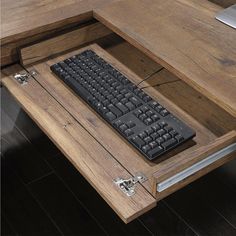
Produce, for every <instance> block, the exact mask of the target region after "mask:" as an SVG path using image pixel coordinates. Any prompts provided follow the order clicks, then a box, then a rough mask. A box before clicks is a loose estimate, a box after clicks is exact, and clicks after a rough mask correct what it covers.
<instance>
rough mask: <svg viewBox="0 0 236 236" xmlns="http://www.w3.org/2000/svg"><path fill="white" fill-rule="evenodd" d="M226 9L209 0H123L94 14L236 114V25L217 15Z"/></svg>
mask: <svg viewBox="0 0 236 236" xmlns="http://www.w3.org/2000/svg"><path fill="white" fill-rule="evenodd" d="M147 6H148V7H147ZM220 9H221V8H220V7H219V6H217V5H215V4H213V3H210V2H208V1H203V0H201V1H198V0H192V1H187V0H177V1H171V0H167V1H161V0H155V1H154V0H148V1H144V0H125V1H124V0H121V1H118V2H114V3H112V4H109V5H107V6H104V7H102V8H100V9H96V10H95V11H94V17H95V18H96V19H98V20H99V21H101V22H102V23H104V24H105V25H106V26H107V27H109V28H111V29H112V30H113V31H115V32H116V33H117V34H119V35H120V36H121V37H123V38H125V39H126V40H127V41H129V42H130V43H131V44H133V45H134V46H135V47H137V48H139V49H140V50H142V51H143V52H144V53H145V54H147V55H148V56H150V57H151V58H152V59H153V60H155V61H156V62H158V63H160V64H161V65H163V66H164V67H165V68H166V69H168V70H169V71H171V72H173V73H174V74H175V75H177V76H178V77H179V78H180V79H182V80H184V81H185V82H187V83H188V84H190V85H191V86H192V87H194V88H195V89H197V90H198V91H200V92H201V93H202V94H204V95H205V96H207V97H208V98H210V99H211V100H212V101H214V102H215V103H216V104H218V105H219V106H221V107H222V108H224V109H225V110H227V111H228V112H229V113H231V114H232V115H233V116H235V117H236V93H235V87H236V44H235V42H236V31H235V30H233V29H231V28H230V27H227V26H226V25H224V24H222V23H220V22H219V21H217V20H215V18H214V16H215V14H216V12H218V11H219V10H220ZM140 19H142V20H140Z"/></svg>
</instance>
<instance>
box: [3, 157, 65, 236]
mask: <svg viewBox="0 0 236 236" xmlns="http://www.w3.org/2000/svg"><path fill="white" fill-rule="evenodd" d="M1 176H2V182H1V183H2V195H1V201H2V208H1V212H2V214H3V215H5V216H7V219H8V221H9V222H10V224H11V226H12V228H13V229H14V231H15V232H16V235H35V234H36V233H37V235H62V234H61V232H60V230H59V229H58V227H57V225H56V224H55V223H54V222H53V221H52V220H51V218H50V217H49V216H48V214H47V212H45V211H44V210H43V209H42V208H41V206H40V205H39V203H38V202H37V201H36V199H35V198H34V197H33V196H32V195H31V193H30V191H29V190H28V188H27V187H26V186H25V184H24V183H23V182H22V181H21V180H20V179H19V177H18V176H17V175H16V173H15V172H14V171H13V170H12V169H11V165H8V163H7V158H5V157H2V159H1Z"/></svg>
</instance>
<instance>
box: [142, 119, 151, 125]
mask: <svg viewBox="0 0 236 236" xmlns="http://www.w3.org/2000/svg"><path fill="white" fill-rule="evenodd" d="M144 123H145V124H146V125H150V124H152V123H153V121H152V119H151V118H149V117H148V118H147V119H145V120H144Z"/></svg>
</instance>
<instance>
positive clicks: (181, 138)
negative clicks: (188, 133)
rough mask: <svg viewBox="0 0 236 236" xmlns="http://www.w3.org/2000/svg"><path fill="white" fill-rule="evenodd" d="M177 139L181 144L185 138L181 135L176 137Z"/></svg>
mask: <svg viewBox="0 0 236 236" xmlns="http://www.w3.org/2000/svg"><path fill="white" fill-rule="evenodd" d="M175 139H177V141H178V142H181V141H183V140H184V138H183V137H182V136H181V135H180V134H178V135H176V136H175Z"/></svg>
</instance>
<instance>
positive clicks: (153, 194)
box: [2, 0, 236, 223]
mask: <svg viewBox="0 0 236 236" xmlns="http://www.w3.org/2000/svg"><path fill="white" fill-rule="evenodd" d="M81 2H85V1H81ZM89 2H90V1H88V3H89ZM133 2H134V3H140V4H139V5H138V6H136V5H135V6H133V4H131V3H133ZM147 2H149V3H150V4H154V5H153V7H154V8H153V9H154V11H153V10H152V8H149V9H148V11H149V12H148V11H147V10H146V8H145V7H146V5H145V6H144V1H143V2H142V1H140V0H132V1H129V0H128V1H127V2H124V1H121V2H118V5H117V8H116V7H115V8H113V6H114V5H113V3H112V2H111V3H110V5H107V6H106V7H105V8H104V10H98V11H96V12H95V15H96V16H97V17H98V18H101V19H102V20H104V18H103V17H101V16H100V15H98V13H100V12H101V15H103V14H104V15H107V18H106V19H112V25H111V27H112V28H114V29H115V30H116V31H117V32H118V33H120V34H121V35H122V36H124V37H126V38H127V39H128V40H130V41H131V42H133V44H134V45H136V46H137V47H139V48H140V49H142V50H143V51H144V52H145V53H146V54H148V55H150V56H151V57H152V58H153V59H154V60H155V61H160V62H161V63H162V64H163V65H164V66H166V67H167V68H168V69H170V70H172V71H173V72H175V73H176V74H177V75H178V76H179V77H181V78H182V79H183V80H185V81H186V82H188V83H189V84H190V85H191V86H193V87H196V88H199V90H200V91H201V92H203V91H204V89H208V88H207V86H206V84H204V80H205V83H208V85H209V92H208V93H206V94H207V95H208V96H209V94H210V93H211V92H212V91H216V92H217V94H216V95H217V96H219V98H220V99H222V97H223V95H225V96H226V97H227V96H229V94H228V95H227V93H224V94H223V95H222V97H221V94H220V92H222V93H223V92H225V91H224V88H219V89H218V88H217V87H216V86H215V85H214V82H212V81H211V80H213V75H215V74H214V70H212V67H210V68H208V67H206V64H207V65H212V66H214V69H215V70H217V71H218V73H221V75H223V76H225V80H222V78H218V77H217V79H218V80H219V81H218V83H219V84H220V86H222V84H223V81H227V83H229V84H228V85H226V87H227V88H229V91H228V93H229V92H232V90H233V88H231V87H230V85H232V86H234V83H233V82H234V81H233V76H232V81H231V80H230V79H229V75H230V74H231V73H232V75H234V72H235V71H234V69H233V62H234V56H232V54H229V55H226V54H224V55H223V56H224V57H223V56H222V57H223V58H224V59H225V58H226V59H227V60H226V59H225V60H226V61H224V63H223V62H218V63H219V64H221V65H218V64H217V63H216V60H214V58H213V59H211V57H210V56H209V55H208V54H209V53H212V54H211V55H212V57H213V56H215V57H216V56H218V57H216V58H220V59H221V57H220V56H221V55H222V53H221V48H218V46H219V45H220V43H218V42H217V40H214V39H212V44H210V42H209V41H210V40H209V39H206V40H204V39H199V38H200V36H201V37H203V32H205V33H207V34H209V38H213V36H217V32H218V29H217V32H214V31H212V30H210V31H209V29H208V27H207V26H205V28H204V27H203V26H202V25H203V24H204V22H207V19H208V20H209V16H208V17H207V16H205V15H204V16H205V18H203V20H204V22H203V21H200V20H196V19H197V18H196V15H194V14H193V16H194V17H195V21H196V22H195V21H193V22H192V21H191V22H189V23H188V24H187V23H186V22H184V20H185V19H184V18H183V17H182V16H181V13H182V12H181V11H179V13H178V12H177V13H174V11H175V10H176V9H174V10H173V9H172V8H171V11H170V12H167V11H166V10H165V8H164V6H163V4H164V5H165V4H167V6H168V3H170V1H166V2H165V3H162V2H161V1H160V5H156V4H155V2H158V1H155V2H154V1H151V0H146V1H145V3H147ZM195 3H196V4H197V1H195ZM203 3H204V4H207V7H210V9H209V8H207V9H205V8H204V4H203ZM126 4H128V5H126ZM187 4H190V3H189V1H187V0H186V1H184V0H181V1H177V3H175V7H176V8H180V9H182V8H184V10H186V9H188V8H190V10H189V11H190V13H191V11H194V12H195V11H197V10H196V9H198V8H197V7H196V6H195V5H190V6H189V5H187ZM201 4H202V5H201ZM197 6H198V7H199V9H201V11H203V12H205V14H208V13H209V15H211V14H213V13H212V12H214V11H215V10H217V9H218V7H216V6H214V5H211V4H209V5H208V3H207V2H203V1H201V2H200V5H197ZM126 7H134V9H133V10H134V12H133V10H132V14H130V15H131V17H129V16H128V14H129V12H127V11H126V10H125V9H126ZM139 7H143V9H141V10H140V9H139ZM110 8H111V14H112V13H114V16H112V15H111V14H110V12H109V11H110V10H109V9H110ZM195 8H196V9H195ZM63 9H64V8H63ZM130 9H132V8H130ZM157 9H158V11H159V13H158V12H157V11H155V10H157ZM39 10H40V8H39ZM116 10H119V11H118V12H117V11H116ZM121 10H124V13H123V12H122V11H121ZM125 11H126V13H125ZM142 11H144V14H143V13H142ZM182 11H183V9H182ZM199 11H200V10H199ZM135 12H138V13H139V14H141V13H142V14H143V16H144V17H143V18H142V22H141V20H140V19H141V18H140V17H138V16H136V15H135ZM145 12H146V13H145ZM148 13H150V15H151V16H153V17H149V15H148ZM157 13H158V15H157ZM190 13H189V14H190ZM29 14H30V13H29ZM119 14H121V17H123V18H124V20H126V19H127V21H128V23H130V25H126V24H125V22H123V20H122V19H121V18H120V17H119V16H118V15H119ZM123 14H124V15H123ZM171 14H176V15H177V16H178V17H179V22H180V23H181V25H178V24H180V23H178V22H175V24H174V23H173V22H170V16H171ZM187 14H188V13H187ZM202 14H203V13H202ZM29 17H30V16H29ZM157 18H158V20H157ZM64 20H66V19H64ZM64 20H63V21H64ZM113 20H114V21H113ZM104 22H106V23H107V25H109V26H110V24H109V21H108V20H104ZM143 23H148V24H147V25H148V26H150V27H146V28H145V27H143V26H144V25H143ZM150 23H151V24H150ZM162 23H163V25H162ZM166 23H170V24H169V25H168V24H166ZM96 24H99V25H100V26H102V25H101V24H100V23H96ZM96 24H93V25H95V27H93V28H92V27H91V28H90V29H93V30H91V31H92V32H93V33H92V34H95V35H96V36H98V37H97V38H96V37H91V38H92V39H94V40H95V38H96V39H97V41H98V43H99V42H100V43H101V41H102V40H104V41H106V42H108V41H109V43H105V44H106V45H110V46H108V48H107V49H106V50H104V49H102V48H101V47H99V46H98V45H96V44H94V45H90V46H88V47H89V48H90V49H92V50H94V51H95V52H96V53H97V54H98V55H100V56H101V57H103V58H104V59H105V60H107V61H109V62H110V63H111V64H112V65H113V66H114V67H116V68H117V69H118V70H119V71H121V72H122V73H123V74H124V75H126V76H127V77H128V78H129V79H130V80H132V81H133V82H134V83H135V84H137V83H139V82H141V81H142V79H143V78H144V77H145V75H150V74H151V73H152V72H153V71H156V70H157V69H160V65H159V64H157V63H156V62H155V61H152V60H151V59H150V58H149V57H147V56H146V55H144V54H143V53H142V52H140V51H139V50H137V49H136V48H134V47H133V46H132V45H130V44H128V43H124V42H121V43H120V45H119V42H120V41H121V40H120V38H119V37H117V36H115V35H113V36H114V37H115V39H113V40H114V41H112V40H111V38H110V35H109V37H107V38H103V39H101V38H100V37H99V36H101V35H102V36H101V37H104V33H102V34H99V33H98V32H100V31H103V30H101V28H100V27H98V26H96ZM152 24H156V25H152ZM158 24H160V27H159V25H158ZM192 24H194V26H198V30H200V33H199V32H198V31H196V32H195V31H192V30H191V29H192ZM207 24H208V22H207ZM213 24H214V23H213V22H211V21H210V23H209V26H210V27H213V26H212V25H213ZM116 25H118V26H119V29H122V30H118V28H117V27H116ZM183 25H184V28H181V27H183ZM130 26H132V27H133V28H130ZM154 26H155V27H154ZM166 27H167V28H168V30H166ZM49 28H50V24H49ZM104 28H105V29H106V30H107V28H106V27H104ZM213 28H214V27H213ZM95 29H96V30H97V31H96V32H94V31H95ZM150 29H152V30H151V31H150ZM45 30H47V28H45ZM55 30H57V29H56V28H55ZM77 30H78V31H77ZM106 30H105V31H106ZM153 30H154V31H153ZM207 30H208V31H207ZM108 31H109V30H108ZM169 31H170V32H169ZM32 32H33V31H32ZM109 32H110V31H109ZM123 32H124V33H123ZM180 32H181V33H183V34H185V36H184V37H181V34H180ZM209 32H210V33H209ZM224 32H228V30H225V31H224ZM47 33H48V32H47V31H45V32H43V33H42V34H39V35H41V36H42V35H43V34H45V35H46V34H47ZM92 34H88V31H87V30H80V28H79V29H76V30H74V31H71V32H67V33H65V34H63V35H58V36H56V37H53V38H50V39H48V40H44V41H41V42H37V43H34V44H33V45H30V46H27V47H25V48H22V50H21V59H22V62H23V63H22V65H21V66H20V65H13V66H9V67H7V68H5V69H4V70H3V71H2V84H3V85H4V86H6V88H7V89H8V90H9V91H10V92H11V94H12V95H13V96H14V97H15V98H16V99H17V101H18V102H19V103H20V104H21V106H22V107H23V108H24V110H25V111H26V112H27V113H28V114H29V115H30V116H31V118H32V119H33V120H34V121H35V122H36V124H38V125H39V127H40V128H41V129H42V130H43V131H44V132H45V133H46V134H47V136H48V137H49V138H50V139H51V140H52V141H53V142H54V144H55V145H57V147H58V148H59V149H60V150H61V151H62V153H63V154H64V155H65V156H66V157H67V158H68V159H69V160H70V162H71V163H72V164H73V165H74V166H75V167H76V168H77V169H78V171H79V172H80V173H81V174H82V175H83V176H84V177H85V178H86V179H87V180H88V181H89V182H90V183H91V184H92V186H93V187H94V188H95V189H96V190H97V192H98V193H99V194H100V195H101V196H102V197H103V198H104V199H105V200H106V201H107V203H108V204H109V205H110V206H111V207H112V208H113V209H114V211H116V212H117V214H118V215H119V216H120V217H121V218H122V219H123V221H124V222H126V223H127V222H129V221H131V220H133V219H135V218H136V217H138V216H140V215H142V214H143V213H144V212H146V211H148V210H150V209H151V208H152V207H154V206H155V205H156V204H157V202H158V201H160V200H161V199H163V198H165V197H166V196H168V195H169V194H171V193H173V192H175V191H177V190H178V189H180V188H182V187H184V186H186V185H187V184H189V183H191V182H193V181H194V180H196V179H197V178H199V177H201V176H203V175H205V174H207V173H208V172H210V171H212V170H214V169H215V168H217V167H219V166H221V165H223V164H224V163H226V162H228V161H230V160H232V159H233V158H235V153H236V131H235V130H236V119H235V117H233V116H231V115H230V114H229V113H227V112H226V111H225V110H223V109H221V108H220V107H218V106H217V105H216V104H214V103H213V102H211V101H209V99H207V98H205V96H204V94H200V93H199V92H197V91H196V90H194V89H193V88H191V87H190V86H189V85H188V84H186V83H184V82H183V81H182V80H179V79H177V78H176V77H175V76H174V75H173V74H171V73H170V72H168V71H167V70H162V71H161V72H159V73H157V74H155V75H154V76H153V77H152V79H154V78H155V80H156V81H155V85H157V83H156V82H157V81H158V83H159V82H160V81H162V85H164V87H163V86H161V87H160V91H159V90H158V88H157V87H158V86H156V88H154V87H150V86H149V85H150V84H149V82H150V81H149V80H148V81H143V83H142V86H144V87H146V88H145V91H146V92H147V93H148V94H149V95H150V96H152V97H153V98H154V99H156V100H157V101H159V102H160V103H161V104H162V105H164V106H165V107H166V108H167V109H168V110H169V111H170V112H171V113H173V114H174V115H176V116H177V117H179V118H180V119H181V120H183V121H184V122H185V123H187V124H188V125H189V126H191V127H192V128H193V129H194V130H195V131H196V137H195V138H194V139H193V140H190V141H189V142H187V143H185V144H184V145H183V146H181V147H179V148H177V149H175V150H172V151H171V152H169V153H167V154H165V155H164V156H163V157H162V158H161V159H158V160H156V161H153V162H149V161H147V160H146V159H145V158H144V157H143V155H141V154H140V153H139V152H137V151H136V150H135V149H134V148H133V146H132V145H130V144H128V143H127V142H126V140H125V139H124V138H122V137H121V136H120V135H119V134H118V133H116V132H115V131H114V129H112V128H111V127H110V126H109V125H107V123H106V122H105V121H104V120H103V119H102V118H101V117H100V116H98V115H97V114H96V113H95V111H93V110H92V109H91V108H90V107H88V105H87V104H86V103H84V101H83V100H81V99H80V98H79V97H78V96H77V95H76V94H75V93H74V92H73V91H72V90H71V89H70V88H69V87H67V86H66V85H65V84H64V83H63V82H62V81H60V80H58V78H57V77H56V76H55V75H54V74H52V73H51V71H50V66H51V65H52V64H54V63H57V62H59V61H62V60H64V59H66V58H68V57H70V56H72V55H76V54H78V53H80V52H82V51H83V50H86V48H87V49H88V47H86V48H80V49H78V48H77V49H75V48H76V47H81V45H76V42H78V41H79V40H78V37H82V38H86V39H88V36H89V35H90V36H91V35H92ZM175 34H176V35H175ZM105 35H107V34H105ZM173 35H175V37H173ZM41 36H40V37H41ZM47 36H48V35H47ZM204 36H205V35H204ZM228 36H229V39H230V40H233V37H234V36H235V35H234V34H230V31H229V33H228ZM32 37H34V39H31V37H28V38H26V39H27V40H35V37H37V35H33V36H32ZM191 37H192V38H191ZM89 38H90V37H89ZM195 38H197V39H198V40H197V39H195ZM205 38H206V36H205ZM222 38H224V37H222ZM181 39H182V40H183V42H182V41H181ZM191 39H193V40H192V41H191ZM17 40H18V39H17ZM149 40H150V42H149ZM82 41H83V40H82ZM156 41H158V42H159V43H158V44H157V43H155V42H156ZM17 42H22V40H21V39H19V40H18V41H17ZM83 42H84V41H83ZM117 42H118V43H117ZM197 42H199V44H197ZM200 42H201V44H200ZM12 43H14V42H12ZM12 43H7V44H6V45H9V44H12ZM123 43H124V44H123ZM186 43H188V45H187V46H186V47H184V46H185V44H186ZM191 43H194V47H193V46H192V44H191ZM217 43H218V44H217ZM101 44H102V43H101ZM156 44H157V45H156ZM55 45H56V46H55ZM68 46H70V48H68ZM144 46H145V47H144ZM197 46H198V47H199V48H200V49H201V50H200V49H199V52H198V51H196V50H194V49H195V47H197ZM200 46H201V47H202V48H203V47H206V49H205V51H206V52H205V51H203V49H202V48H201V47H200ZM103 47H104V48H106V46H104V45H103ZM109 47H110V48H109ZM208 47H209V48H208ZM227 47H228V46H227ZM72 48H73V50H72ZM185 49H188V50H190V51H186V52H185V51H184V50H185ZM213 49H215V50H216V51H214V50H213ZM234 49H235V48H233V49H232V50H234ZM63 50H65V51H66V52H64V53H62V51H63ZM68 50H69V51H68ZM191 50H192V51H191ZM225 50H226V49H224V50H223V52H224V51H225ZM41 52H43V53H41ZM52 52H53V53H52ZM108 52H109V53H108ZM201 53H203V54H204V53H205V54H204V56H201ZM217 53H218V54H219V55H218V54H217ZM112 54H114V55H115V57H116V58H119V60H117V59H116V58H115V57H113V56H112ZM192 54H193V56H192ZM173 55H174V56H173ZM191 56H192V57H191ZM228 58H230V59H231V60H228ZM232 58H233V59H232ZM210 59H211V60H210ZM198 60H199V61H198ZM202 60H203V62H204V63H203V62H202ZM207 60H209V61H207ZM120 61H123V63H121V62H120ZM135 68H136V69H135ZM137 68H138V70H137ZM187 69H188V70H187ZM220 69H222V71H221V70H220ZM134 71H135V72H138V71H139V73H133V72H134ZM212 71H213V72H212ZM204 72H205V73H204ZM16 73H23V74H24V75H25V76H27V77H28V81H27V82H25V83H19V81H17V80H16V77H15V74H16ZM137 74H142V76H141V77H140V76H137ZM205 74H207V76H206V75H205ZM18 76H19V75H18ZM202 76H203V77H202ZM214 79H215V78H214ZM170 82H172V83H170ZM231 82H232V83H231ZM166 86H167V87H166ZM161 88H162V89H161ZM163 88H164V90H163ZM166 91H168V92H169V93H170V94H171V96H168V95H167V93H166ZM166 95H167V96H166ZM231 95H232V96H234V94H231ZM213 100H214V101H215V102H217V100H216V99H213ZM176 101H177V102H176ZM233 101H234V100H233ZM227 102H228V101H227ZM229 104H230V105H231V104H232V103H229ZM209 159H210V161H209ZM202 163H203V164H202ZM196 166H197V167H198V168H196ZM199 166H200V167H199ZM191 171H193V172H191ZM138 173H139V174H140V173H142V174H143V175H144V176H145V177H146V178H144V179H145V181H143V182H140V183H137V184H136V185H135V186H133V187H135V194H134V195H132V196H131V197H128V196H127V195H126V194H124V193H123V192H122V189H123V190H124V189H128V188H129V187H130V186H127V185H126V187H125V188H124V186H121V188H118V186H117V185H116V184H115V183H114V180H116V179H117V178H123V179H128V183H130V181H133V179H132V180H130V178H131V177H134V176H137V174H138ZM176 175H177V176H180V177H181V178H176ZM172 180H174V182H173V181H172ZM128 185H129V184H128ZM163 186H164V187H163ZM122 187H123V188H122ZM157 220H158V219H157Z"/></svg>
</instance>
